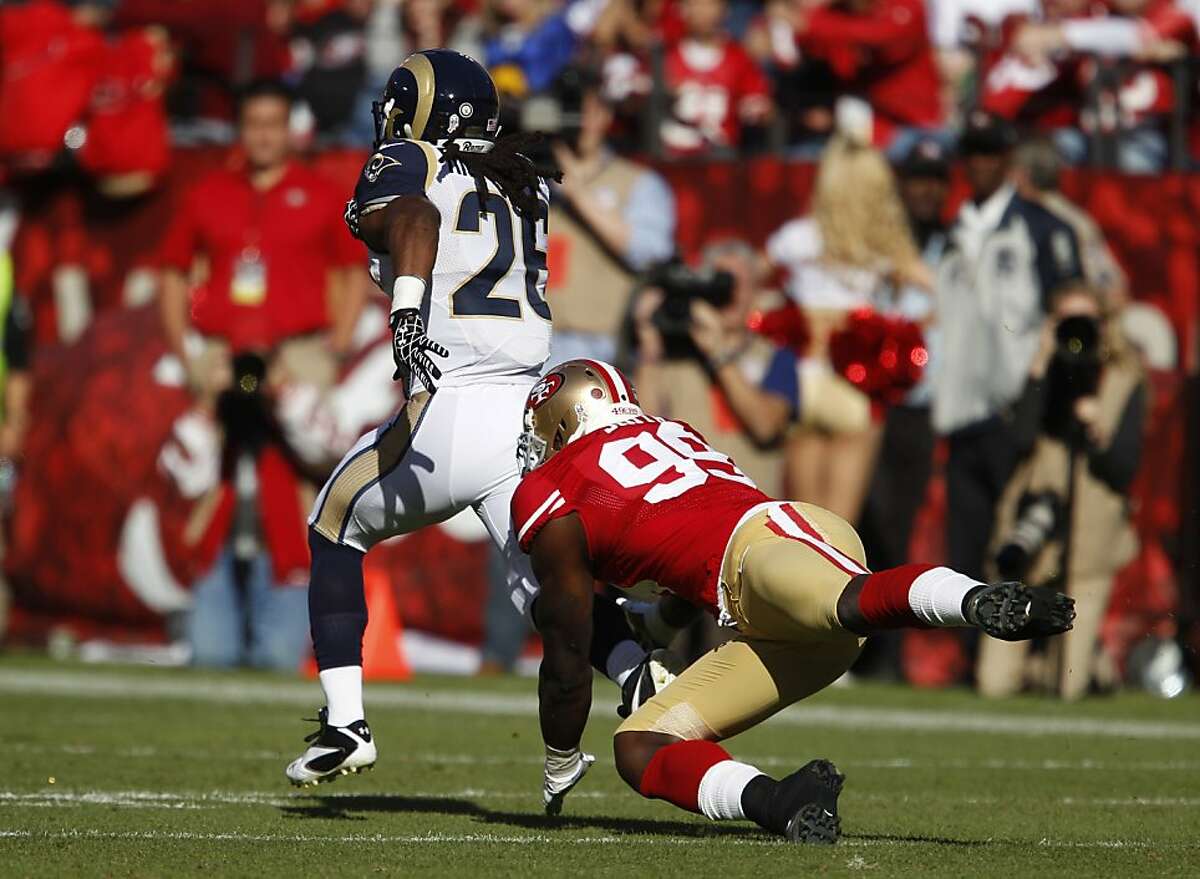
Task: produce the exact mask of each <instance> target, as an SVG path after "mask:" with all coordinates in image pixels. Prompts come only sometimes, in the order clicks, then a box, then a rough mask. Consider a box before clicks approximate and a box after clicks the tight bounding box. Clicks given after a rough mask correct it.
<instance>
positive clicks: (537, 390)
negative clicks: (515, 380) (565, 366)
mask: <svg viewBox="0 0 1200 879" xmlns="http://www.w3.org/2000/svg"><path fill="white" fill-rule="evenodd" d="M562 386H563V376H562V373H561V372H552V373H550V374H549V375H548V376H546V377H545V378H544V379H542V380H541V381H540V382H538V383H537V384H536V385H534V386H533V390H532V391H530V392H529V401H528V403H526V405H527V406H528V407H529V408H530V409H540V408H542V405H543V404H544V403H545V402H546V401H547V400H549V399H550V398H551V397H553V396H554V395H555V394H556V393H558V389H559V388H561V387H562Z"/></svg>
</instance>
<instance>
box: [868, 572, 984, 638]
mask: <svg viewBox="0 0 1200 879" xmlns="http://www.w3.org/2000/svg"><path fill="white" fill-rule="evenodd" d="M983 585H985V584H983V583H980V582H979V581H978V580H973V579H971V578H970V577H968V576H966V575H965V574H960V573H958V572H957V571H953V570H951V569H950V568H945V567H940V566H934V565H901V566H900V567H898V568H889V569H888V570H886V571H879V572H877V573H874V574H869V575H867V577H866V580H865V581H864V582H863V585H862V590H861V591H860V592H859V595H858V610H859V613H860V614H862V618H863V620H864V621H865V622H866V623H867V625H868V626H869V627H870V628H871V629H898V628H905V627H909V626H964V625H966V624H967V620H966V618H965V617H964V616H963V611H962V607H963V600H964V599H965V598H966V597H967V594H968V593H970V592H971V591H972V590H974V589H977V588H979V587H980V586H983Z"/></svg>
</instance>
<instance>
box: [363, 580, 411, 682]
mask: <svg viewBox="0 0 1200 879" xmlns="http://www.w3.org/2000/svg"><path fill="white" fill-rule="evenodd" d="M363 586H364V588H365V590H366V594H367V615H368V616H367V620H368V621H367V631H366V634H364V635H363V678H364V679H365V680H369V681H407V680H408V679H409V678H411V677H412V669H410V668H409V667H408V662H406V661H405V659H404V654H403V652H402V651H401V649H400V637H401V635H402V634H403V626H402V625H401V623H400V614H399V613H397V611H396V599H395V597H394V596H393V595H392V584H391V581H390V580H389V579H388V576H387V574H385V573H384V572H383V571H382V570H381V569H380V568H378V567H376V566H375V565H372V564H367V565H365V566H364V569H363Z"/></svg>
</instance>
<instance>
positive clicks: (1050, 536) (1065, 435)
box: [977, 282, 1147, 699]
mask: <svg viewBox="0 0 1200 879" xmlns="http://www.w3.org/2000/svg"><path fill="white" fill-rule="evenodd" d="M1105 302H1106V299H1105V298H1104V297H1103V295H1102V294H1101V293H1100V292H1099V291H1097V290H1096V289H1095V288H1093V287H1090V286H1088V285H1086V284H1085V283H1083V282H1076V283H1073V284H1071V285H1069V286H1066V287H1064V288H1061V289H1060V290H1059V291H1058V292H1056V293H1055V294H1054V296H1053V297H1052V300H1051V313H1050V316H1049V318H1048V319H1047V321H1046V323H1045V325H1044V327H1043V329H1042V335H1041V342H1040V347H1039V349H1038V352H1037V355H1036V356H1035V358H1034V360H1033V364H1032V366H1031V368H1030V371H1029V378H1028V381H1027V382H1026V385H1025V388H1024V391H1023V392H1022V394H1021V396H1020V398H1019V399H1018V400H1017V401H1016V403H1015V404H1014V406H1013V409H1012V429H1013V436H1014V438H1015V439H1016V442H1017V446H1018V450H1019V452H1020V454H1021V462H1020V463H1019V464H1018V466H1017V469H1016V472H1015V473H1014V475H1013V477H1012V479H1011V480H1010V481H1009V483H1008V486H1007V488H1006V489H1005V491H1004V494H1003V496H1002V498H1001V501H1000V506H999V508H998V510H997V515H996V519H997V527H996V531H995V533H994V539H993V545H992V552H991V553H990V557H991V559H992V564H993V565H994V567H995V573H997V574H998V575H999V576H1000V577H1002V578H1004V579H1017V578H1020V579H1023V580H1025V581H1026V582H1028V583H1029V584H1031V585H1035V586H1039V585H1044V584H1047V583H1049V582H1055V581H1061V582H1062V583H1063V584H1065V585H1064V587H1060V588H1064V591H1066V592H1067V593H1068V594H1069V595H1071V596H1072V597H1073V598H1074V599H1075V609H1076V613H1077V616H1076V618H1075V628H1074V629H1073V630H1072V631H1070V632H1068V633H1066V635H1064V636H1063V637H1062V638H1056V639H1053V643H1052V644H1051V645H1050V646H1049V647H1048V650H1049V662H1048V663H1047V665H1046V676H1045V681H1044V683H1045V685H1046V687H1047V688H1048V689H1050V690H1051V691H1053V692H1057V693H1058V695H1059V696H1061V697H1062V698H1064V699H1078V698H1079V697H1081V696H1083V695H1084V694H1085V693H1086V692H1087V689H1088V685H1089V683H1090V681H1091V679H1092V668H1093V664H1094V658H1095V652H1096V642H1097V636H1098V634H1099V631H1100V624H1101V622H1102V620H1103V618H1104V613H1105V610H1106V609H1107V607H1108V598H1109V594H1110V592H1111V590H1112V584H1113V578H1114V577H1115V575H1116V573H1117V572H1118V571H1119V570H1120V569H1121V568H1122V567H1123V566H1124V565H1125V564H1127V563H1128V562H1129V561H1130V560H1131V559H1132V558H1133V557H1134V556H1135V555H1136V553H1137V538H1136V536H1135V534H1134V531H1133V526H1132V524H1131V522H1130V518H1129V512H1128V509H1127V496H1128V492H1129V487H1130V484H1131V483H1132V482H1133V478H1134V476H1135V475H1136V473H1137V468H1138V463H1139V459H1140V457H1141V447H1142V432H1143V426H1144V423H1145V418H1146V408H1147V400H1146V387H1145V380H1144V375H1143V373H1142V368H1141V365H1140V362H1139V360H1138V358H1137V357H1136V356H1135V354H1134V352H1133V351H1131V350H1130V349H1129V347H1128V344H1127V343H1126V342H1125V341H1124V339H1123V337H1122V335H1121V332H1120V329H1119V327H1118V322H1117V321H1116V320H1115V319H1114V317H1113V315H1112V314H1111V313H1108V312H1106V311H1105V306H1104V303H1105ZM1026 656H1027V645H1025V644H1015V643H1007V642H1001V641H994V640H993V639H990V638H984V639H982V642H981V644H980V652H979V666H978V669H977V679H978V685H979V690H980V692H981V693H983V694H984V695H986V696H1006V695H1010V694H1012V693H1015V692H1017V691H1019V690H1020V689H1021V687H1022V685H1023V684H1024V682H1025V666H1026V662H1025V661H1026Z"/></svg>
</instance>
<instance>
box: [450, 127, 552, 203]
mask: <svg viewBox="0 0 1200 879" xmlns="http://www.w3.org/2000/svg"><path fill="white" fill-rule="evenodd" d="M541 141H542V134H541V132H539V131H523V132H518V133H515V134H509V135H506V136H505V137H502V138H500V139H499V140H497V141H496V144H495V146H493V147H492V148H491V149H490V150H488V151H487V152H486V153H476V152H469V151H467V150H464V149H462V147H461V146H460V144H459V142H458V140H457V139H452V140H450V141H449V142H448V143H447V144H446V146H445V149H443V151H442V156H443V158H444V160H445V162H446V164H448V165H449V166H450V167H451V168H453V169H454V170H456V171H459V172H460V173H463V174H469V175H470V176H471V177H474V178H475V189H476V191H477V192H478V193H479V206H480V211H481V212H483V211H484V207H483V206H484V205H485V204H486V203H487V182H486V181H487V180H491V181H492V183H493V184H495V185H496V186H497V187H498V188H499V189H500V191H501V192H502V193H503V194H504V196H505V197H506V198H507V199H508V200H509V202H511V203H512V206H513V208H515V209H516V211H517V213H519V214H521V216H523V217H529V218H530V219H533V218H535V217H537V215H538V213H539V212H540V211H541V206H540V205H539V203H538V183H539V179H540V177H541V176H543V175H539V173H538V168H537V167H536V166H535V165H534V163H533V161H532V160H531V159H530V158H529V157H528V156H527V155H526V153H527V152H529V151H530V150H531V148H532V147H535V146H537V145H538V144H539V143H541ZM544 176H546V177H548V178H549V179H551V180H555V181H561V180H562V172H561V171H559V170H557V169H555V170H552V171H549V172H548V173H546V174H545V175H544Z"/></svg>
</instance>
